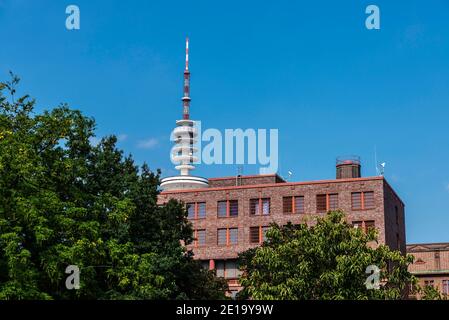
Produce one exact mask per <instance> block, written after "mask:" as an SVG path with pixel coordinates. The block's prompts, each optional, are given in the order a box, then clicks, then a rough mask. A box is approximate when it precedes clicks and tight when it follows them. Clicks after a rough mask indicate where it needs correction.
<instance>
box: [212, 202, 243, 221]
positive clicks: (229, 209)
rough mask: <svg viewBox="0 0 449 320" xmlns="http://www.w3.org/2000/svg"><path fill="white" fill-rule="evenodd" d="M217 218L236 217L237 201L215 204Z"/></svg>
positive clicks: (237, 210) (237, 211)
mask: <svg viewBox="0 0 449 320" xmlns="http://www.w3.org/2000/svg"><path fill="white" fill-rule="evenodd" d="M217 213H218V217H219V218H225V217H237V216H238V215H239V203H238V201H237V200H224V201H218V202H217Z"/></svg>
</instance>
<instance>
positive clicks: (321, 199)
mask: <svg viewBox="0 0 449 320" xmlns="http://www.w3.org/2000/svg"><path fill="white" fill-rule="evenodd" d="M337 209H338V193H331V194H318V195H317V196H316V211H317V212H327V211H332V210H337Z"/></svg>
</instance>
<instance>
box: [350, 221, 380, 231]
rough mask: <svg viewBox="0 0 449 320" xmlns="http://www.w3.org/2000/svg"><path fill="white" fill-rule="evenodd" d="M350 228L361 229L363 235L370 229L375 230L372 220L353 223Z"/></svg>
mask: <svg viewBox="0 0 449 320" xmlns="http://www.w3.org/2000/svg"><path fill="white" fill-rule="evenodd" d="M352 226H353V227H354V228H359V229H361V230H362V231H363V232H364V233H366V232H367V231H368V230H370V229H375V228H376V224H375V222H374V220H365V221H353V222H352Z"/></svg>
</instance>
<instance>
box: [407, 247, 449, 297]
mask: <svg viewBox="0 0 449 320" xmlns="http://www.w3.org/2000/svg"><path fill="white" fill-rule="evenodd" d="M407 253H410V254H412V255H414V256H415V261H414V263H413V264H412V265H410V267H409V271H410V272H411V273H413V274H414V275H415V276H416V277H417V278H418V280H419V284H420V285H421V286H422V287H424V286H426V285H431V286H433V287H435V288H437V289H438V290H440V292H441V293H444V294H447V295H449V243H422V244H409V245H407Z"/></svg>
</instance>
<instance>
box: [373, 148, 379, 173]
mask: <svg viewBox="0 0 449 320" xmlns="http://www.w3.org/2000/svg"><path fill="white" fill-rule="evenodd" d="M374 168H375V169H376V176H378V175H379V168H378V165H377V146H376V145H374Z"/></svg>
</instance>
